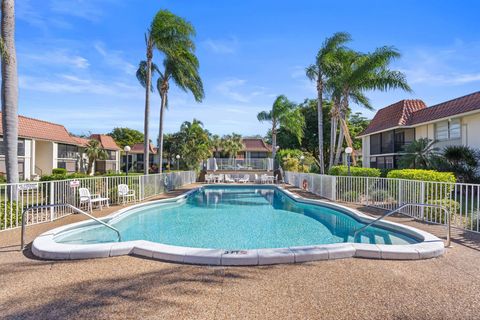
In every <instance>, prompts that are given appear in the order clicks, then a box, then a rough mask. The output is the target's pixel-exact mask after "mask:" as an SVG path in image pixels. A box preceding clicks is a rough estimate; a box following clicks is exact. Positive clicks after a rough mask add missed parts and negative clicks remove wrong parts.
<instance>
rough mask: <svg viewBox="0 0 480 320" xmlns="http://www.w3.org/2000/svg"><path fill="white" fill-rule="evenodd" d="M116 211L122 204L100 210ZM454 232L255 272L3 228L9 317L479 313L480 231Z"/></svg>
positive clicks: (0, 246) (1, 274)
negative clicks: (428, 246)
mask: <svg viewBox="0 0 480 320" xmlns="http://www.w3.org/2000/svg"><path fill="white" fill-rule="evenodd" d="M191 187H194V186H191ZM186 189H189V188H188V187H187V188H186ZM289 189H290V190H292V191H294V192H297V193H301V195H302V196H305V197H315V196H314V195H311V194H308V193H303V192H301V191H300V190H295V189H293V188H289ZM183 191H185V190H183ZM180 192H181V191H177V192H175V193H174V194H171V195H169V196H172V195H177V194H178V193H180ZM357 209H360V210H362V211H364V212H367V213H371V214H378V213H379V212H380V211H379V210H373V209H371V208H358V207H357ZM115 210H118V207H113V208H111V209H109V210H104V211H96V212H95V215H96V216H104V215H107V214H109V213H111V212H113V211H115ZM388 219H389V220H391V221H395V222H399V223H403V224H405V225H411V226H414V227H416V228H419V229H422V230H425V231H428V232H430V233H432V234H434V235H436V236H438V237H439V238H442V239H444V238H445V228H444V227H442V226H438V225H427V224H423V223H420V222H415V221H413V220H412V219H409V218H405V217H391V218H388ZM80 220H84V217H81V216H79V215H70V216H68V217H65V218H63V219H60V220H57V221H54V222H51V223H45V224H40V225H36V226H30V227H28V232H27V241H28V242H30V241H32V240H33V239H34V237H35V236H37V235H38V234H40V233H42V232H44V231H46V230H50V229H52V228H54V227H57V226H61V225H65V224H68V223H72V222H76V221H80ZM452 231H453V234H452V235H453V238H452V242H453V246H452V248H450V249H447V251H446V253H445V255H444V256H442V257H439V258H435V259H429V260H421V261H388V260H386V261H381V260H370V259H341V260H332V261H318V262H308V263H302V264H296V265H275V266H261V267H254V268H251V267H206V266H191V265H178V264H170V263H164V262H159V261H154V260H149V259H142V258H138V257H131V256H122V257H114V258H108V259H93V260H77V261H46V260H38V259H36V258H34V257H33V256H32V255H31V252H30V251H29V250H27V251H26V252H25V253H21V252H19V251H18V249H19V242H20V241H19V240H20V231H19V230H18V229H16V230H12V231H7V232H1V233H0V283H1V284H2V286H1V287H0V315H2V318H5V319H53V318H57V319H64V318H73V319H83V318H102V319H115V318H117V319H137V318H148V319H168V318H176V319H184V318H196V319H215V318H217V319H225V318H261V319H279V318H292V319H293V318H303V319H307V318H309V319H319V318H326V319H355V318H362V319H475V318H479V317H480V296H479V294H478V293H479V292H480V235H478V234H474V233H467V232H463V231H461V230H456V229H453V230H452Z"/></svg>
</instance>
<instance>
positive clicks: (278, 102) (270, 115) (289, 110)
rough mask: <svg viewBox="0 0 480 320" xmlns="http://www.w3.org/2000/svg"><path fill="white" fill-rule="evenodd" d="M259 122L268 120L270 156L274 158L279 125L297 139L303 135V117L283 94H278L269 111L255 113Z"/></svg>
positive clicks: (299, 139)
mask: <svg viewBox="0 0 480 320" xmlns="http://www.w3.org/2000/svg"><path fill="white" fill-rule="evenodd" d="M257 119H258V121H260V122H264V121H265V122H270V124H271V130H272V158H273V159H275V153H276V152H277V131H278V128H279V126H283V127H284V128H285V129H286V130H288V131H289V132H291V133H292V134H293V135H294V136H295V137H296V138H297V140H298V141H301V139H302V137H303V127H304V126H305V119H304V118H303V116H302V113H301V112H300V109H299V108H297V107H296V105H295V104H294V103H293V102H291V101H290V100H288V99H287V97H285V96H284V95H280V96H278V97H277V98H276V99H275V101H274V102H273V105H272V109H271V110H270V111H262V112H260V113H259V114H258V115H257Z"/></svg>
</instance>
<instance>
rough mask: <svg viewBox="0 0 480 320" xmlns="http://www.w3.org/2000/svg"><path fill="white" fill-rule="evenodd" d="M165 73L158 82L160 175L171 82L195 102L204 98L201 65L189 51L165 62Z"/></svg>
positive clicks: (161, 74) (162, 73)
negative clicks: (191, 95)
mask: <svg viewBox="0 0 480 320" xmlns="http://www.w3.org/2000/svg"><path fill="white" fill-rule="evenodd" d="M163 65H164V71H163V72H160V77H159V78H158V81H157V90H158V92H159V94H160V101H161V105H160V124H159V132H158V152H159V157H160V173H161V172H162V162H163V119H164V110H165V108H166V107H167V102H168V89H169V87H170V84H169V82H170V81H173V83H174V84H175V85H177V87H179V88H180V89H182V90H183V91H185V92H188V91H190V92H191V93H192V94H193V97H194V98H195V101H197V102H201V101H202V99H203V97H204V91H203V84H202V79H201V78H200V75H199V73H198V68H199V63H198V59H197V57H196V56H195V55H194V54H193V53H191V52H189V51H183V50H182V51H180V52H177V54H176V55H175V57H174V58H166V59H165V60H164V63H163Z"/></svg>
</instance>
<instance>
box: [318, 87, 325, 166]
mask: <svg viewBox="0 0 480 320" xmlns="http://www.w3.org/2000/svg"><path fill="white" fill-rule="evenodd" d="M317 91H318V101H317V116H318V162H319V164H320V174H324V173H325V160H324V157H323V83H322V80H321V79H319V81H318V85H317Z"/></svg>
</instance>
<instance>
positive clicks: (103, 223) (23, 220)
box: [21, 203, 122, 250]
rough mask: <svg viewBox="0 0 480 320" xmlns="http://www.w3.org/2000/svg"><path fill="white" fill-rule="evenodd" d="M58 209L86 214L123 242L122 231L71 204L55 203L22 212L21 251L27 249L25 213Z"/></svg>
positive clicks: (32, 207) (33, 207) (29, 208)
mask: <svg viewBox="0 0 480 320" xmlns="http://www.w3.org/2000/svg"><path fill="white" fill-rule="evenodd" d="M58 207H67V208H70V209H72V210H73V211H75V212H76V213H81V214H84V215H86V216H87V217H89V218H90V219H92V220H95V221H96V222H98V223H100V224H102V225H104V226H105V227H107V228H110V229H112V230H113V231H115V232H116V233H117V235H118V241H119V242H120V241H122V237H121V235H120V231H118V229H117V228H115V227H112V226H111V225H109V224H107V223H105V222H103V221H102V220H100V219H97V218H95V217H94V216H92V215H91V214H89V213H87V212H85V211H83V210H81V209H79V208H77V207H75V206H72V205H71V204H69V203H54V204H46V205H41V206H31V207H28V208H26V209H25V210H23V212H22V239H21V250H23V249H24V248H25V227H26V225H25V213H27V212H28V211H31V210H35V209H48V208H58Z"/></svg>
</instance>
